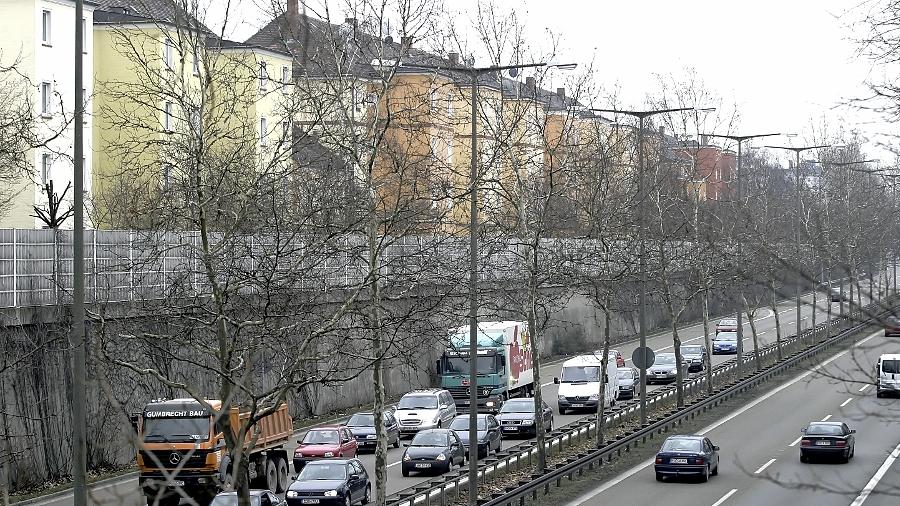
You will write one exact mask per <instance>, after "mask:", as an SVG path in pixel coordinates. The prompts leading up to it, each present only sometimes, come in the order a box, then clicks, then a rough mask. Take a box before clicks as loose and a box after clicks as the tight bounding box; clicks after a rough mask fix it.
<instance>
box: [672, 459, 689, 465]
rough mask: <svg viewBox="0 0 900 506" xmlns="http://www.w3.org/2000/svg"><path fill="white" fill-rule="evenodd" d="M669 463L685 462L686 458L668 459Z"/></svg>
mask: <svg viewBox="0 0 900 506" xmlns="http://www.w3.org/2000/svg"><path fill="white" fill-rule="evenodd" d="M669 463H670V464H687V459H669Z"/></svg>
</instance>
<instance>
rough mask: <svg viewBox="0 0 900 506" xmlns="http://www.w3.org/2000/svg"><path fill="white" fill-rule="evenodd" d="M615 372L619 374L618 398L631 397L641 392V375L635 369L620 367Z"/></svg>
mask: <svg viewBox="0 0 900 506" xmlns="http://www.w3.org/2000/svg"><path fill="white" fill-rule="evenodd" d="M616 374H617V375H618V376H619V399H633V398H635V397H637V396H638V395H640V394H641V377H640V373H639V372H638V370H637V369H635V368H634V367H620V368H619V369H618V370H617V372H616Z"/></svg>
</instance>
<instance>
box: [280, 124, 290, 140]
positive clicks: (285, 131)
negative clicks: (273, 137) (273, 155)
mask: <svg viewBox="0 0 900 506" xmlns="http://www.w3.org/2000/svg"><path fill="white" fill-rule="evenodd" d="M290 141H291V122H290V121H288V120H284V121H282V122H281V142H290Z"/></svg>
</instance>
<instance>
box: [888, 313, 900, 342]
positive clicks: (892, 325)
mask: <svg viewBox="0 0 900 506" xmlns="http://www.w3.org/2000/svg"><path fill="white" fill-rule="evenodd" d="M884 335H885V336H888V337H890V336H900V318H898V317H896V316H889V317H888V318H887V320H885V322H884Z"/></svg>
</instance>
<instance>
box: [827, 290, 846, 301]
mask: <svg viewBox="0 0 900 506" xmlns="http://www.w3.org/2000/svg"><path fill="white" fill-rule="evenodd" d="M828 293H829V298H830V299H831V302H845V301H846V300H847V296H846V295H844V293H843V292H842V291H841V289H840V288H831V289H830V290H829V291H828Z"/></svg>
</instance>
